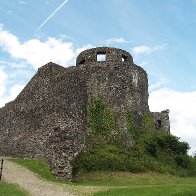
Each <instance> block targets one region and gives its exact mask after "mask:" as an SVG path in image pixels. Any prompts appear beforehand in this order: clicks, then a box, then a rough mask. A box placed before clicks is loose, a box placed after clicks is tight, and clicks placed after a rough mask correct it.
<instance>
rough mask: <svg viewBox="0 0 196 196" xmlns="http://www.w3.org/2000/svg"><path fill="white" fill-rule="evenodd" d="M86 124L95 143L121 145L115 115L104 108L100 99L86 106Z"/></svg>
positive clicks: (104, 105) (120, 136)
mask: <svg viewBox="0 0 196 196" xmlns="http://www.w3.org/2000/svg"><path fill="white" fill-rule="evenodd" d="M87 116H88V123H89V127H90V128H91V130H92V133H93V135H94V137H95V138H96V143H104V144H106V143H107V144H108V143H110V144H111V143H118V144H120V143H121V140H122V135H121V131H120V130H119V128H118V124H117V120H116V118H117V117H116V116H115V114H114V113H113V112H112V111H111V110H110V109H109V108H108V107H107V106H106V104H105V103H104V101H103V99H102V98H97V99H95V100H92V101H91V102H90V103H89V104H88V113H87Z"/></svg>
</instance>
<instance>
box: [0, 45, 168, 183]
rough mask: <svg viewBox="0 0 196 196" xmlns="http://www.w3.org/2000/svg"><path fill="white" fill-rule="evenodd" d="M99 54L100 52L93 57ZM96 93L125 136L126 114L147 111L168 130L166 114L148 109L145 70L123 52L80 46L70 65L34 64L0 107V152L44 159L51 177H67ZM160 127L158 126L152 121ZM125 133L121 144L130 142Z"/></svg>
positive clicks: (81, 146) (87, 130) (81, 145)
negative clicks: (12, 96) (101, 57)
mask: <svg viewBox="0 0 196 196" xmlns="http://www.w3.org/2000/svg"><path fill="white" fill-rule="evenodd" d="M99 54H102V55H105V60H104V61H98V59H97V56H98V55H99ZM98 97H101V98H103V99H104V102H105V103H106V105H107V106H108V107H109V108H110V109H111V111H112V112H113V113H115V114H116V115H117V117H118V118H117V121H118V122H117V123H118V125H119V129H120V130H122V131H123V132H124V134H125V136H126V134H127V128H126V116H127V113H128V112H129V111H133V112H134V114H135V115H136V117H138V119H139V118H140V114H141V113H149V114H151V115H152V116H153V118H154V119H155V124H157V123H160V120H161V123H162V124H161V126H160V127H157V128H158V129H162V128H165V129H169V117H168V113H167V112H164V111H163V112H161V113H150V111H149V106H148V78H147V74H146V72H145V71H144V70H143V69H142V68H141V67H139V66H137V65H135V64H134V63H133V59H132V57H131V55H130V54H129V53H127V52H126V51H124V50H120V49H116V48H107V47H100V48H94V49H90V50H86V51H84V52H82V53H80V55H79V56H78V58H77V61H76V66H75V67H69V68H64V67H61V66H59V65H57V64H54V63H48V64H46V65H45V66H43V67H41V68H39V70H38V72H37V73H36V75H35V76H34V77H33V78H32V79H31V81H30V82H29V83H28V84H27V86H26V87H25V88H24V89H23V91H22V92H21V93H20V94H19V95H18V97H17V98H16V99H15V100H14V101H12V102H10V103H8V104H6V106H5V107H3V108H1V109H0V155H6V156H17V157H28V158H30V157H42V158H46V159H47V160H48V162H49V164H50V167H51V169H52V172H53V174H54V175H55V176H57V177H58V178H62V179H71V178H72V161H73V159H74V157H75V156H76V155H77V154H78V153H79V152H80V151H82V150H83V149H85V146H86V143H85V142H86V139H87V137H88V136H89V134H90V132H91V130H90V128H89V126H88V122H87V105H88V103H89V101H91V100H94V99H97V98H98ZM158 125H160V124H158ZM128 135H129V134H127V137H125V138H126V140H125V145H126V146H131V145H132V140H131V138H130V137H129V136H128Z"/></svg>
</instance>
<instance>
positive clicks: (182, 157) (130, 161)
mask: <svg viewBox="0 0 196 196" xmlns="http://www.w3.org/2000/svg"><path fill="white" fill-rule="evenodd" d="M140 121H141V126H140V127H142V128H143V131H141V129H140V130H138V129H137V127H138V126H137V124H136V123H135V122H136V121H135V119H134V114H133V113H132V112H129V113H128V114H127V120H126V126H127V129H128V132H129V133H128V134H127V135H126V137H130V138H129V140H132V141H133V142H132V145H130V146H125V145H123V140H124V139H126V138H125V135H123V134H122V132H121V131H120V130H119V128H118V125H117V123H116V122H117V120H116V116H115V114H113V113H112V112H111V111H110V110H109V109H108V108H107V107H106V105H105V104H104V102H103V101H102V99H97V100H95V101H92V102H91V103H90V104H89V107H88V122H89V125H90V128H91V130H92V137H91V138H89V141H88V143H89V147H88V148H87V150H86V151H85V152H82V153H80V154H79V155H78V156H77V157H76V159H75V161H74V170H73V172H74V175H75V176H77V175H80V174H81V173H83V172H92V171H128V172H134V173H136V172H149V171H153V172H158V173H170V174H174V175H180V176H191V175H192V176H193V175H196V158H195V157H191V156H189V155H188V154H187V152H188V150H189V145H188V143H186V142H181V141H179V138H178V137H176V136H174V135H172V134H170V133H168V132H165V131H164V130H161V131H160V130H159V131H158V130H156V128H155V126H154V122H153V119H152V118H151V116H150V115H149V114H143V116H142V119H141V120H140ZM92 138H93V139H92Z"/></svg>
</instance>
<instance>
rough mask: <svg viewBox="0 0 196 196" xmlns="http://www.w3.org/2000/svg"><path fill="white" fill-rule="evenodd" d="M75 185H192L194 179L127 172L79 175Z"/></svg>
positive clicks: (195, 183) (195, 179) (195, 178)
mask: <svg viewBox="0 0 196 196" xmlns="http://www.w3.org/2000/svg"><path fill="white" fill-rule="evenodd" d="M74 183H75V184H79V185H92V186H115V187H119V186H133V185H169V184H176V185H179V184H185V185H186V184H187V185H189V184H194V185H196V177H178V176H173V175H170V174H159V173H153V172H149V173H135V174H134V173H129V172H103V171H99V172H90V173H83V174H80V176H78V177H77V178H76V179H75V180H74Z"/></svg>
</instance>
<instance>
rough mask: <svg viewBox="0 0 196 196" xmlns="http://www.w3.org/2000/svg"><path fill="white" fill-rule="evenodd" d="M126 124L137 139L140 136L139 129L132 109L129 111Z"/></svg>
mask: <svg viewBox="0 0 196 196" xmlns="http://www.w3.org/2000/svg"><path fill="white" fill-rule="evenodd" d="M126 126H127V129H128V131H129V133H130V134H131V136H132V137H133V139H136V138H137V137H138V130H137V126H136V122H135V118H134V114H133V112H131V111H130V112H128V114H127V119H126Z"/></svg>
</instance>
